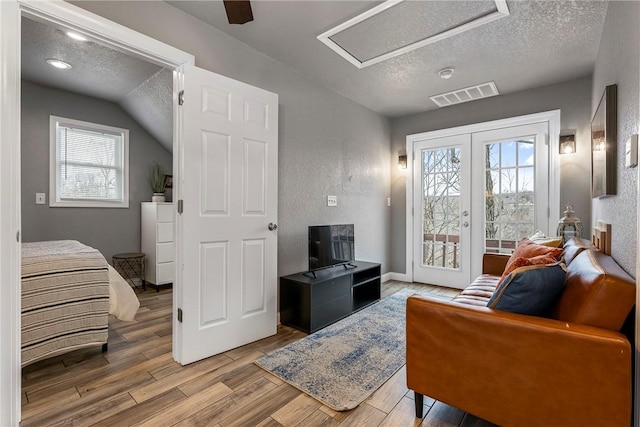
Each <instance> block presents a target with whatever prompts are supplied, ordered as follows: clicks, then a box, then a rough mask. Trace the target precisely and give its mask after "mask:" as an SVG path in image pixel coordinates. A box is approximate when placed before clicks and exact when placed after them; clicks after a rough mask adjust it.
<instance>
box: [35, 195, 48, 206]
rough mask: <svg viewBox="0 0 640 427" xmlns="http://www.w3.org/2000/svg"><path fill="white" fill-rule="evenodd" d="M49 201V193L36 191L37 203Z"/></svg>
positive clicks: (41, 203) (42, 203)
mask: <svg viewBox="0 0 640 427" xmlns="http://www.w3.org/2000/svg"><path fill="white" fill-rule="evenodd" d="M45 203H47V195H46V194H45V193H36V205H44V204H45Z"/></svg>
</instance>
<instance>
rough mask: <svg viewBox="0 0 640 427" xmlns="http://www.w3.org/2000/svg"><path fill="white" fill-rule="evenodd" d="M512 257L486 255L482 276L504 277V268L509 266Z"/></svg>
mask: <svg viewBox="0 0 640 427" xmlns="http://www.w3.org/2000/svg"><path fill="white" fill-rule="evenodd" d="M509 258H510V255H508V254H492V253H488V252H487V253H485V254H484V255H483V256H482V274H491V275H492V276H502V272H503V271H504V268H505V267H506V266H507V261H509Z"/></svg>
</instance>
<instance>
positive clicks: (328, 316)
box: [280, 261, 381, 333]
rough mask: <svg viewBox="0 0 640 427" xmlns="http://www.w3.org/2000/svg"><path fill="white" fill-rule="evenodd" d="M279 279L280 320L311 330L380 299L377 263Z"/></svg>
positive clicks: (306, 330)
mask: <svg viewBox="0 0 640 427" xmlns="http://www.w3.org/2000/svg"><path fill="white" fill-rule="evenodd" d="M342 265H343V267H344V268H340V266H336V267H332V268H327V269H323V270H316V271H308V272H304V273H297V274H291V275H289V276H283V277H281V278H280V322H282V324H283V325H288V326H292V327H294V328H296V329H300V330H302V331H305V332H308V333H311V332H315V331H317V330H319V329H322V328H324V327H325V326H327V325H329V324H331V323H334V322H336V321H338V320H340V319H342V318H344V317H347V316H348V315H350V314H351V313H353V312H355V311H358V310H360V309H362V308H365V307H367V306H368V305H371V304H373V303H374V302H376V301H378V300H380V278H381V277H380V264H376V263H371V262H364V261H354V262H352V263H349V265H347V264H342Z"/></svg>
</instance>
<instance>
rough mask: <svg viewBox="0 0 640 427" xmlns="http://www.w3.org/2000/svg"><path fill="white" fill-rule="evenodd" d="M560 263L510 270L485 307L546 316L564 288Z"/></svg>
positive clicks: (563, 268)
mask: <svg viewBox="0 0 640 427" xmlns="http://www.w3.org/2000/svg"><path fill="white" fill-rule="evenodd" d="M566 268H567V267H566V266H565V265H564V263H562V262H557V263H555V264H547V265H529V266H525V267H519V268H516V269H515V270H513V271H512V272H511V273H510V274H509V275H508V276H507V277H505V279H504V280H503V281H502V283H500V285H499V286H498V288H497V289H496V290H495V292H494V293H493V296H492V297H491V299H490V300H489V302H488V303H487V307H489V308H495V309H497V310H504V311H510V312H513V313H520V314H528V315H531V316H547V315H548V314H549V312H550V311H551V309H552V308H553V306H554V305H555V303H556V300H557V299H558V297H560V294H561V293H562V290H563V288H564V280H565V277H566V275H567V272H566Z"/></svg>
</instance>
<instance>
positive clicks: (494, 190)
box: [484, 136, 536, 253]
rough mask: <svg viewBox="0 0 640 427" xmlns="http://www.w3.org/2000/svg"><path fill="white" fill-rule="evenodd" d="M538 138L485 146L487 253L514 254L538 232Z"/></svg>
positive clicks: (493, 143) (497, 142)
mask: <svg viewBox="0 0 640 427" xmlns="http://www.w3.org/2000/svg"><path fill="white" fill-rule="evenodd" d="M535 149H536V148H535V137H533V136H531V137H528V138H521V139H513V140H506V141H496V142H491V143H487V144H485V147H484V153H485V155H484V165H485V251H487V252H499V253H511V252H513V250H514V249H515V247H516V243H517V242H518V240H520V239H521V238H522V237H524V236H530V235H532V234H533V233H534V229H535V197H534V196H535V191H534V190H535V188H534V183H535V179H534V178H535Z"/></svg>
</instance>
